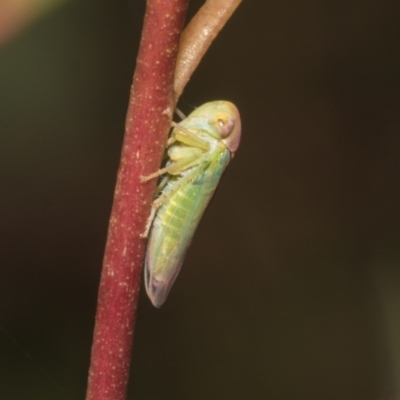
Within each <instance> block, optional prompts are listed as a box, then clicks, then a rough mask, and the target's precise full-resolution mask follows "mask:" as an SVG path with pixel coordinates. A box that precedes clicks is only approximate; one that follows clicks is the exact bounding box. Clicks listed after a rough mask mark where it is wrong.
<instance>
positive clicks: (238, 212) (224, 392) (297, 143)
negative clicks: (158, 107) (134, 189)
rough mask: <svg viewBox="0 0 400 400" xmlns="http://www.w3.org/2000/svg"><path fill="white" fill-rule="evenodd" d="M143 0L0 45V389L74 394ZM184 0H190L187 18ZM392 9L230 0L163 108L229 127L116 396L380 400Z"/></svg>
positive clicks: (396, 293)
mask: <svg viewBox="0 0 400 400" xmlns="http://www.w3.org/2000/svg"><path fill="white" fill-rule="evenodd" d="M144 3H145V2H144V0H141V1H135V0H114V1H110V0H107V1H106V0H97V1H95V0H80V1H72V0H71V1H69V2H64V3H63V4H59V5H58V7H54V8H53V9H52V10H51V11H49V12H47V13H46V14H44V15H42V16H41V17H40V18H37V19H36V20H32V21H31V23H30V24H29V25H27V26H26V27H25V29H21V30H20V31H19V33H18V34H15V35H13V36H12V37H10V38H9V39H8V40H7V41H6V42H4V43H3V44H2V46H1V48H0V94H1V95H0V103H1V104H0V182H1V192H0V205H1V208H0V210H1V231H0V232H1V245H0V249H1V250H0V254H1V259H0V399H2V400H3V399H4V400H25V399H30V400H36V399H37V400H43V399H57V400H70V399H83V398H84V396H85V388H86V379H87V370H88V365H89V355H90V346H91V338H92V330H93V322H94V313H95V305H96V295H97V286H98V282H99V275H100V269H101V262H102V256H103V250H104V244H105V240H106V233H107V224H108V217H109V214H110V209H111V203H112V196H113V189H114V184H115V178H116V172H117V168H118V160H119V155H120V149H121V142H122V134H123V131H124V118H125V113H126V107H127V102H128V95H129V89H130V85H131V81H132V72H133V69H134V65H135V57H136V52H137V47H138V43H139V38H140V31H141V24H142V19H143V13H144V5H145V4H144ZM200 4H202V2H201V1H192V2H191V4H190V11H189V15H193V13H194V12H195V10H196V9H197V8H198V7H199V5H200ZM399 45H400V3H399V2H398V1H385V2H382V1H377V0H355V1H351V2H344V1H333V0H323V1H316V0H310V1H302V2H298V1H294V0H292V1H277V0H275V1H265V2H261V1H258V2H256V1H251V0H244V1H243V3H242V5H241V6H240V7H239V9H238V10H237V12H236V13H235V15H234V16H233V18H232V20H231V21H230V22H229V23H228V25H227V26H226V28H225V29H224V31H223V32H222V33H221V35H220V36H219V37H218V38H217V40H216V41H215V43H214V44H213V46H212V48H211V49H210V51H209V52H208V54H207V56H206V57H205V59H204V61H203V62H202V64H201V65H200V67H199V69H198V70H197V72H196V73H195V75H194V76H193V78H192V80H191V82H190V83H189V85H188V87H187V89H186V91H185V93H184V95H183V97H182V98H181V101H180V105H179V106H180V108H181V109H182V111H184V112H185V113H189V112H190V111H191V110H192V109H193V107H196V106H198V105H200V104H202V103H204V102H206V101H210V100H217V99H226V100H231V101H233V102H234V103H236V104H237V106H238V107H239V109H240V111H241V116H242V124H243V135H242V137H243V140H242V144H241V148H240V151H239V152H238V154H237V156H236V157H235V159H234V162H233V163H232V165H231V166H230V167H229V169H228V171H227V173H226V175H225V177H224V179H223V181H222V183H221V187H220V189H219V191H218V193H217V195H216V197H215V199H214V201H213V203H212V205H211V207H210V209H209V210H208V212H207V214H206V216H205V218H204V221H203V222H202V224H201V226H200V228H199V231H198V233H197V236H196V238H195V240H194V243H193V245H192V246H191V249H190V251H189V254H188V256H187V259H186V262H185V264H184V267H183V269H182V271H181V274H180V276H179V278H178V279H177V281H176V283H175V285H174V287H173V290H172V291H171V293H170V295H169V298H168V300H167V302H166V303H165V305H164V306H163V307H162V308H161V309H160V310H156V309H155V308H153V307H152V306H151V304H150V302H149V300H148V299H147V298H146V296H145V293H144V291H142V293H141V299H140V303H139V316H138V320H137V326H136V333H135V343H134V349H133V364H132V378H131V382H130V386H131V388H130V394H129V396H128V398H129V399H137V400H145V399H146V400H147V399H151V400H175V399H185V400H186V399H191V400H192V399H193V400H197V399H209V400H212V399H231V400H233V399H240V400H243V399H251V400H253V399H254V400H257V399H274V400H281V399H282V400H286V399H299V400H303V399H304V400H306V399H307V400H317V399H324V400H331V399H332V400H334V399H335V400H336V399H341V400H347V399H349V400H350V399H351V400H354V399H360V400H361V399H362V400H369V399H371V400H372V399H374V400H389V399H390V400H393V399H395V398H396V396H399V395H400V314H399V310H400V271H399V261H400V248H399V241H400V215H399V210H398V209H399V202H400V190H399V179H400V161H399V151H400V136H399V128H400V113H399V106H400V96H399V93H400V92H399V89H400V52H399Z"/></svg>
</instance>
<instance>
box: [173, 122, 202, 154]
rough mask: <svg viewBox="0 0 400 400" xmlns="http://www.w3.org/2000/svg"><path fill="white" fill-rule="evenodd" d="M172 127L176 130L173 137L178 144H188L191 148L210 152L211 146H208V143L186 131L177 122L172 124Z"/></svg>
mask: <svg viewBox="0 0 400 400" xmlns="http://www.w3.org/2000/svg"><path fill="white" fill-rule="evenodd" d="M171 125H172V126H173V127H174V128H175V129H174V131H173V132H172V135H173V137H174V138H175V140H177V141H178V142H181V143H183V144H186V145H188V146H190V147H196V148H198V149H201V150H204V151H208V150H210V145H209V144H208V142H206V141H205V140H203V139H201V138H199V137H198V136H197V135H195V134H194V133H193V132H191V131H190V130H189V129H186V128H185V127H183V126H182V125H179V124H177V123H176V122H172V123H171Z"/></svg>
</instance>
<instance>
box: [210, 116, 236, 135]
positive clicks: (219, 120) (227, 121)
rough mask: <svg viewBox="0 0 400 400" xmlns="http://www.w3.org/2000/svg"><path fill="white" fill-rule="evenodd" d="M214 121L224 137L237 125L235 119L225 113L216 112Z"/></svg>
mask: <svg viewBox="0 0 400 400" xmlns="http://www.w3.org/2000/svg"><path fill="white" fill-rule="evenodd" d="M212 122H213V123H214V125H215V126H216V127H217V129H218V132H219V134H220V135H221V138H222V139H225V138H226V137H228V136H229V135H230V134H231V132H232V130H233V128H234V126H235V119H234V118H232V117H231V116H229V115H227V114H225V113H218V114H216V115H215V116H214V118H213V121H212Z"/></svg>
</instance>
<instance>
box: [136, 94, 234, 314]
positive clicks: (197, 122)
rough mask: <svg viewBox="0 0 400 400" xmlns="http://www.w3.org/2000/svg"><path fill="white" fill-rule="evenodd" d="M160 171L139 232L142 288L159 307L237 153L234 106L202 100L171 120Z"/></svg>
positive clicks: (156, 173)
mask: <svg viewBox="0 0 400 400" xmlns="http://www.w3.org/2000/svg"><path fill="white" fill-rule="evenodd" d="M173 128H174V129H173V131H172V133H171V136H170V138H169V140H168V148H167V155H168V161H167V163H166V166H165V168H162V169H160V170H159V171H157V172H155V173H153V174H151V175H149V176H146V177H142V181H143V182H146V181H148V180H150V179H153V178H157V177H159V176H161V175H164V176H163V178H162V179H161V182H160V184H159V188H158V196H157V197H156V199H155V200H154V202H153V205H152V211H151V215H150V218H149V221H148V224H147V228H146V232H145V233H144V235H143V236H145V237H146V236H148V245H147V253H146V260H145V270H144V278H145V287H146V291H147V294H148V296H149V298H150V300H151V302H152V303H153V305H154V306H155V307H160V306H161V305H162V304H163V303H164V301H165V299H166V298H167V295H168V293H169V291H170V289H171V286H172V284H173V283H174V281H175V279H176V276H177V275H178V272H179V270H180V268H181V265H182V262H183V259H184V257H185V254H186V251H187V249H188V247H189V245H190V243H191V241H192V238H193V235H194V233H195V231H196V228H197V226H198V224H199V222H200V220H201V217H202V216H203V214H204V211H205V210H206V208H207V205H208V203H209V202H210V200H211V198H212V196H213V194H214V192H215V189H216V188H217V186H218V183H219V180H220V179H221V176H222V173H223V172H224V170H225V168H226V167H227V165H228V164H229V162H230V160H231V159H232V157H233V155H234V153H235V152H236V150H237V148H238V146H239V142H240V134H241V122H240V116H239V112H238V110H237V108H236V107H235V106H234V105H233V104H232V103H230V102H228V101H213V102H210V103H206V104H204V105H202V106H201V107H199V108H197V109H196V110H195V111H193V112H192V113H191V114H190V115H189V116H188V117H187V118H185V119H183V120H182V121H181V122H180V123H179V124H176V123H173Z"/></svg>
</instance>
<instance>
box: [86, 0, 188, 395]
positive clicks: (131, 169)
mask: <svg viewBox="0 0 400 400" xmlns="http://www.w3.org/2000/svg"><path fill="white" fill-rule="evenodd" d="M187 3H188V0H147V8H146V15H145V19H144V26H143V33H142V39H141V43H140V49H139V54H138V58H137V66H136V71H135V75H134V78H133V85H132V89H131V98H130V102H129V107H128V113H127V118H126V131H125V138H124V144H123V149H122V156H121V164H120V168H119V172H118V178H117V185H116V189H115V195H114V204H113V208H112V212H111V218H110V225H109V231H108V238H107V244H106V250H105V256H104V263H103V270H102V274H101V282H100V288H99V299H98V308H97V315H96V324H95V330H94V338H93V346H92V355H91V365H90V370H89V382H88V389H87V396H86V399H87V400H123V399H125V398H126V390H127V382H128V375H129V366H130V356H131V347H132V339H133V326H134V321H135V316H136V305H137V300H138V294H139V286H140V276H141V271H142V264H143V258H144V250H145V240H144V239H143V238H141V237H140V234H141V233H143V232H144V230H145V225H146V220H147V218H148V216H149V214H150V206H151V202H152V199H153V195H154V189H155V183H156V182H155V180H152V181H149V182H147V183H145V184H144V183H141V181H140V177H141V176H143V175H148V174H150V173H152V172H154V171H156V170H157V169H158V168H159V165H160V163H161V158H162V155H163V152H164V148H165V143H166V138H167V134H168V130H169V127H170V121H171V115H172V112H173V108H174V104H175V99H174V95H173V77H174V68H175V60H176V55H177V51H178V44H179V38H180V33H181V30H182V26H183V22H184V17H185V13H186V9H187ZM160 116H161V118H160Z"/></svg>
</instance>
